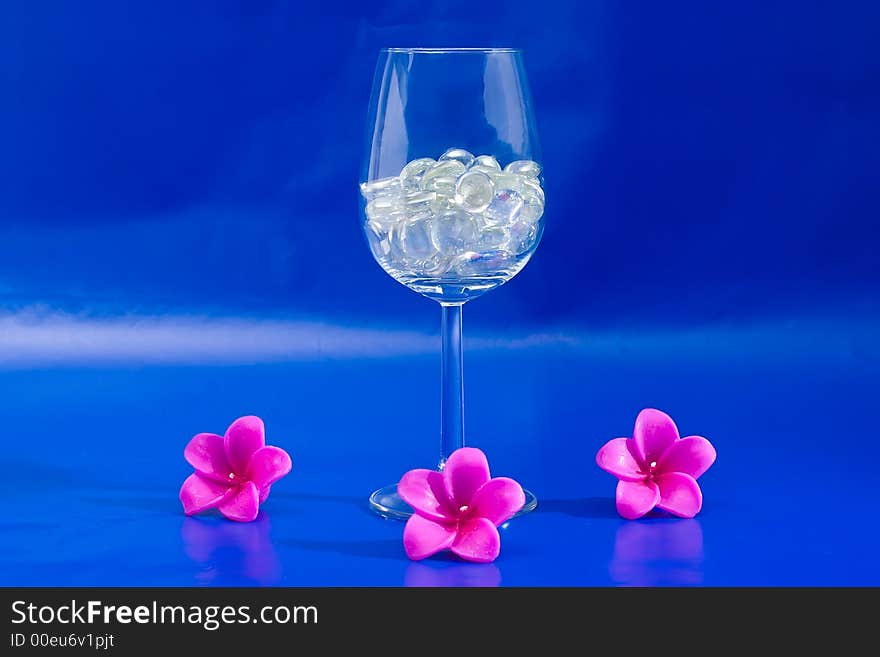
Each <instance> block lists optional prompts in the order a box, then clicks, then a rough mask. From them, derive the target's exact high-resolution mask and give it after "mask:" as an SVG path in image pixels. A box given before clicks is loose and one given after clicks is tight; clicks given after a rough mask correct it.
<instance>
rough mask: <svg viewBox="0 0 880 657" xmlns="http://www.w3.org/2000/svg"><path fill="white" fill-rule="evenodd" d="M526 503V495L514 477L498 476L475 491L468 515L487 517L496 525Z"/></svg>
mask: <svg viewBox="0 0 880 657" xmlns="http://www.w3.org/2000/svg"><path fill="white" fill-rule="evenodd" d="M525 503H526V496H525V493H523V489H522V486H520V485H519V484H518V483H517V482H515V481H514V480H513V479H509V478H507V477H496V478H495V479H490V480H489V481H487V482H486V483H485V484H484V485H483V487H482V488H480V490H478V491H477V492H476V493H474V497H473V499H472V500H471V505H470V508H469V509H468V511H467V512H468V515H469V516H470V517H480V518H486V520H489V521H491V522H492V523H493V524H494V525H495V526H496V527H497V526H498V525H500V524H502V523H503V522H504V521H505V520H508V519H510V518H511V517H512V516H513V514H515V513H516V512H517V511H519V510H520V509H521V508H522V506H523V504H525Z"/></svg>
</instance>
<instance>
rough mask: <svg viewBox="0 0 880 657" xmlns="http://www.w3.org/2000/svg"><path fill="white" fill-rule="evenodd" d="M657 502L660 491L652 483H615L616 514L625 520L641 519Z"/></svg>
mask: <svg viewBox="0 0 880 657" xmlns="http://www.w3.org/2000/svg"><path fill="white" fill-rule="evenodd" d="M659 501H660V490H659V489H658V488H657V484H655V483H654V482H653V481H618V482H617V512H618V513H619V514H620V515H622V516H623V517H624V518H626V519H627V520H635V519H636V518H641V517H642V516H643V515H645V514H646V513H647V512H648V511H650V510H651V509H653V508H654V507H655V506H657V502H659Z"/></svg>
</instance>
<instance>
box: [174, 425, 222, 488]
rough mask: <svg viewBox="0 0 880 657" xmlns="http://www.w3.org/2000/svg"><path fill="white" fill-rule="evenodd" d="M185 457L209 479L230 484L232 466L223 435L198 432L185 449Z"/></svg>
mask: <svg viewBox="0 0 880 657" xmlns="http://www.w3.org/2000/svg"><path fill="white" fill-rule="evenodd" d="M183 457H184V458H185V459H186V461H187V463H189V464H190V465H191V466H192V467H194V468H195V469H196V470H197V471H198V472H199V473H201V474H202V475H204V476H205V477H207V478H208V479H213V480H214V481H217V482H220V483H225V484H226V485H227V486H228V485H229V473H230V472H232V468H231V467H230V466H229V461H227V460H226V449H225V448H224V446H223V436H218V435H217V434H215V433H199V434H196V435H195V436H193V438H192V440H190V441H189V444H187V446H186V449H184V450H183Z"/></svg>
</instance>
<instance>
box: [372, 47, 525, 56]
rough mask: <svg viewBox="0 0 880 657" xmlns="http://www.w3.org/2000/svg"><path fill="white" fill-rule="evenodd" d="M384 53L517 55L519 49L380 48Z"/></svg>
mask: <svg viewBox="0 0 880 657" xmlns="http://www.w3.org/2000/svg"><path fill="white" fill-rule="evenodd" d="M381 52H386V53H411V54H418V55H447V54H454V53H476V54H492V53H518V52H521V50H520V48H382V50H381Z"/></svg>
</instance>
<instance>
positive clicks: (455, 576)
mask: <svg viewBox="0 0 880 657" xmlns="http://www.w3.org/2000/svg"><path fill="white" fill-rule="evenodd" d="M403 583H404V585H405V586H432V587H433V586H482V587H494V586H498V585H499V584H501V571H500V570H498V566H496V565H495V564H491V563H485V564H474V563H461V562H454V561H448V562H440V561H431V562H427V561H417V562H413V563H411V564H410V565H409V566H408V567H407V569H406V574H405V575H404V580H403Z"/></svg>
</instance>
